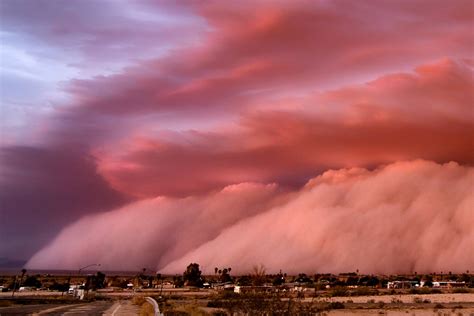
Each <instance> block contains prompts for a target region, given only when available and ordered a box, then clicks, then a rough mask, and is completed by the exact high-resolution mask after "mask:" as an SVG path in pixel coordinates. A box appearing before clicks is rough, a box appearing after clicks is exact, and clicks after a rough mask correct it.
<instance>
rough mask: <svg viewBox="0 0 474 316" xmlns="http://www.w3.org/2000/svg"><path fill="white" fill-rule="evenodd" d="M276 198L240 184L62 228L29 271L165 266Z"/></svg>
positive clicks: (267, 190)
mask: <svg viewBox="0 0 474 316" xmlns="http://www.w3.org/2000/svg"><path fill="white" fill-rule="evenodd" d="M278 193H279V189H278V187H277V186H276V185H274V184H269V185H261V184H252V183H242V184H239V185H232V186H228V187H226V188H224V189H222V190H220V191H218V192H214V193H210V194H208V195H206V196H200V197H197V196H196V197H187V198H183V199H172V198H165V197H158V198H155V199H148V200H142V201H140V202H136V203H134V204H130V205H127V206H125V207H123V208H120V209H118V210H113V211H110V212H107V213H103V214H99V215H91V216H87V217H84V218H82V219H80V220H79V221H77V222H76V223H74V224H72V225H71V226H69V227H66V228H64V229H63V231H62V232H61V233H59V234H58V236H57V238H56V239H55V240H54V241H53V242H52V243H51V244H50V245H48V246H47V247H45V248H44V249H43V250H42V251H41V252H39V253H38V254H36V255H35V256H34V257H33V258H32V259H31V260H30V261H29V263H28V265H29V266H30V267H35V268H40V267H43V268H50V269H51V268H61V267H67V268H76V267H79V266H82V265H87V264H88V263H89V262H91V260H92V261H94V262H100V263H101V265H102V266H103V268H104V269H123V270H137V269H141V268H142V267H144V266H145V267H155V266H156V265H161V266H164V265H165V264H166V263H168V262H170V261H171V260H174V259H177V258H180V257H181V256H183V255H184V254H185V253H187V252H188V251H191V250H192V249H194V248H196V247H198V246H200V245H201V244H203V243H205V242H207V241H209V240H212V239H214V238H216V237H217V236H218V235H219V234H220V233H221V232H222V230H224V229H225V228H226V227H230V226H232V225H234V224H235V223H237V222H239V221H242V220H244V219H245V218H248V217H251V216H254V215H255V214H258V213H260V212H263V211H265V210H266V209H268V208H269V207H271V206H272V205H274V203H275V201H274V200H275V198H277V195H278ZM108 223H113V225H109V224H108ZM59 254H61V258H60V257H59V256H58V255H59ZM53 258H54V259H53Z"/></svg>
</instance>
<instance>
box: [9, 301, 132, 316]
mask: <svg viewBox="0 0 474 316" xmlns="http://www.w3.org/2000/svg"><path fill="white" fill-rule="evenodd" d="M113 305H114V302H112V301H96V302H92V303H80V304H69V305H52V304H46V305H23V306H11V307H2V308H0V315H1V316H5V315H49V316H52V315H91V316H95V315H104V314H108V315H112V313H110V314H109V313H107V312H108V311H109V310H110V309H111V307H113ZM129 315H133V314H129Z"/></svg>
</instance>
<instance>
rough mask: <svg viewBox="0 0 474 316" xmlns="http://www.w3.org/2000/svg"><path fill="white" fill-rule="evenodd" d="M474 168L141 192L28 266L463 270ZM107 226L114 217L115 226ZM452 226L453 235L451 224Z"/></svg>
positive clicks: (331, 174)
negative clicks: (183, 194)
mask: <svg viewBox="0 0 474 316" xmlns="http://www.w3.org/2000/svg"><path fill="white" fill-rule="evenodd" d="M473 181H474V169H473V168H471V167H462V166H460V165H458V164H457V163H454V162H451V163H447V164H444V165H440V164H436V163H433V162H428V161H422V160H417V161H411V162H401V163H394V164H390V165H388V166H385V167H381V168H378V169H376V170H374V171H368V170H366V169H360V168H351V169H341V170H330V171H327V172H325V173H324V174H322V175H321V176H318V177H316V178H313V179H312V180H311V181H309V182H308V183H307V185H306V186H305V187H303V188H302V189H301V190H299V191H297V192H294V193H285V192H280V194H279V195H275V193H277V191H275V187H274V186H262V185H255V184H242V185H238V186H231V187H227V188H225V189H224V190H222V191H220V192H217V193H211V194H208V195H205V196H201V197H188V198H184V199H166V198H157V199H151V200H144V201H141V202H137V203H134V204H131V205H129V206H126V207H124V208H122V209H118V210H114V211H111V212H108V213H105V214H101V215H94V216H89V217H85V218H83V219H81V220H80V221H78V222H76V223H74V224H73V225H70V226H69V227H66V228H65V229H64V230H63V231H62V232H61V233H60V234H59V235H58V236H57V237H56V239H55V240H54V241H53V242H52V243H51V244H50V245H48V246H47V247H45V248H44V249H42V250H41V251H39V252H38V253H37V254H36V255H35V256H33V258H32V259H31V260H30V261H29V263H28V266H29V267H31V268H40V267H49V268H52V267H54V268H74V267H77V266H80V265H81V264H86V263H88V262H91V261H92V262H100V263H102V264H103V265H105V267H106V268H107V267H114V268H122V269H135V270H136V269H139V268H140V267H142V266H147V265H153V266H154V267H157V268H158V269H159V270H160V271H162V272H165V273H181V272H182V270H183V269H184V268H185V267H186V266H187V264H189V263H190V262H199V263H200V264H201V266H202V268H203V269H204V272H205V273H212V271H213V270H214V267H215V266H219V267H220V266H231V267H232V271H235V272H236V273H247V272H249V271H251V270H252V267H253V266H254V265H258V264H263V265H264V266H265V267H266V268H267V271H268V272H277V271H279V270H280V269H284V270H285V271H287V272H289V273H298V272H340V271H355V270H356V269H359V270H360V271H361V272H362V273H397V272H413V271H417V272H421V273H422V272H432V271H440V270H442V271H448V270H449V271H456V272H460V271H465V270H466V269H469V268H470V267H471V266H472V265H473V264H474V255H473V254H472V251H470V249H471V248H472V245H473V244H474V232H473V230H472V227H471V223H472V220H473V217H472V216H473V215H472V212H471V211H472V210H471V207H472V204H473V203H474V195H473V192H472V189H471V188H472V182H473ZM110 223H113V225H110ZM453 232H456V233H453Z"/></svg>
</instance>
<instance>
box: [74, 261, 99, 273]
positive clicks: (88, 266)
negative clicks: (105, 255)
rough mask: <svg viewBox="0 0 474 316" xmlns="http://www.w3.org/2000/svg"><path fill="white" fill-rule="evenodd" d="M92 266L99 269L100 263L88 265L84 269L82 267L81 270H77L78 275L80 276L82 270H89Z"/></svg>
mask: <svg viewBox="0 0 474 316" xmlns="http://www.w3.org/2000/svg"><path fill="white" fill-rule="evenodd" d="M93 266H98V267H100V263H93V264H89V265H87V266H85V267H82V268H79V275H81V271H82V270H84V269H87V268H90V267H93Z"/></svg>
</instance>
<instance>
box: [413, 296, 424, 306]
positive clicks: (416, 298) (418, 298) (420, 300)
mask: <svg viewBox="0 0 474 316" xmlns="http://www.w3.org/2000/svg"><path fill="white" fill-rule="evenodd" d="M413 303H416V304H420V303H423V300H422V299H421V297H414V298H413Z"/></svg>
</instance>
